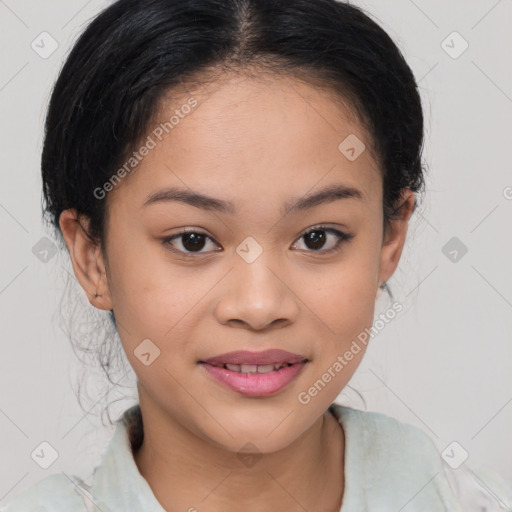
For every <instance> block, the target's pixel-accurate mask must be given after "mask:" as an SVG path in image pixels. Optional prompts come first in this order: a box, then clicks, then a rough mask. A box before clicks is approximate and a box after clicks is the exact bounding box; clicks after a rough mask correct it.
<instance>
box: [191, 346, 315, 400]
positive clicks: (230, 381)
mask: <svg viewBox="0 0 512 512" xmlns="http://www.w3.org/2000/svg"><path fill="white" fill-rule="evenodd" d="M309 362H310V360H309V359H308V358H306V357H304V356H302V355H299V354H292V353H291V352H286V351H284V350H277V349H272V350H266V351H264V352H248V351H238V352H229V353H226V354H222V355H220V356H216V357H212V358H209V359H206V360H201V361H198V364H200V365H201V366H202V367H203V368H204V369H205V370H206V373H207V375H209V376H210V377H213V379H214V380H215V381H217V382H218V383H220V384H221V385H222V386H223V387H224V388H226V387H227V388H229V389H231V390H232V391H236V392H237V393H239V394H242V395H246V396H253V397H256V396H260V397H262V396H269V395H273V394H276V393H278V392H279V391H281V390H283V389H284V388H286V387H287V385H288V384H289V383H290V382H292V381H293V380H294V379H295V378H296V376H297V375H298V374H299V373H300V371H301V370H302V369H303V368H304V366H306V364H307V363H309Z"/></svg>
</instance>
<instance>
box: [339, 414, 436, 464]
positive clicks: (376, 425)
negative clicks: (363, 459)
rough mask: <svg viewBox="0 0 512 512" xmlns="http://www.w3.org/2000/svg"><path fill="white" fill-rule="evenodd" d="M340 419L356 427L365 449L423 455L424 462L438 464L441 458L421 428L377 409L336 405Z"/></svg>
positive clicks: (395, 454)
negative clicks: (370, 409) (366, 409)
mask: <svg viewBox="0 0 512 512" xmlns="http://www.w3.org/2000/svg"><path fill="white" fill-rule="evenodd" d="M335 407H336V410H337V413H338V417H339V419H340V422H341V423H342V425H343V426H344V427H345V430H349V432H348V434H349V435H350V434H352V435H353V434H354V429H357V432H358V435H360V436H361V437H362V438H363V440H364V441H365V445H364V446H365V450H366V451H367V452H372V453H374V454H375V455H385V454H389V453H392V454H393V457H394V460H395V461H396V462H399V461H403V462H405V461H408V460H410V459H411V458H415V459H416V457H418V456H419V455H421V456H422V458H421V459H416V460H422V462H423V464H424V465H425V464H426V463H428V464H430V465H431V466H432V467H437V466H438V465H439V464H438V463H439V462H440V457H439V453H438V451H437V449H436V447H435V445H434V443H433V441H432V440H431V438H430V437H429V436H428V435H427V434H426V433H425V432H424V431H423V430H421V429H419V428H418V427H416V426H414V425H410V424H408V423H402V422H401V421H399V420H397V419H396V418H392V417H391V416H387V415H385V414H382V413H378V412H369V411H360V410H357V409H351V408H348V407H343V406H339V405H335Z"/></svg>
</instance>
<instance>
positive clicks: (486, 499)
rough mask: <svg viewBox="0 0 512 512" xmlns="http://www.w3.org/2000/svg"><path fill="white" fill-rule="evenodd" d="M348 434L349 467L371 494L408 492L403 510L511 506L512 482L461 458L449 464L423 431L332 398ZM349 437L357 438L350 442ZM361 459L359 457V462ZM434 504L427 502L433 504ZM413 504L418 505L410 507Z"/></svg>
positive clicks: (482, 510)
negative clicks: (454, 464) (457, 463)
mask: <svg viewBox="0 0 512 512" xmlns="http://www.w3.org/2000/svg"><path fill="white" fill-rule="evenodd" d="M333 412H334V413H335V416H337V417H338V419H339V421H340V423H341V424H342V426H343V428H344V430H345V435H346V439H347V442H346V444H347V447H348V453H347V454H346V455H348V456H349V457H350V458H351V459H354V458H357V460H356V461H355V462H354V460H352V462H351V464H352V465H351V467H352V468H357V470H358V471H359V473H358V476H359V478H360V479H362V480H367V481H369V480H371V481H372V485H371V488H372V490H373V491H374V492H373V495H374V496H376V497H377V496H379V495H380V496H381V497H382V496H383V495H385V494H386V489H388V488H390V487H392V488H393V489H394V490H395V491H396V490H397V489H400V490H401V491H399V492H403V498H404V499H405V498H406V497H407V495H409V496H410V499H411V501H410V502H409V505H408V506H409V507H411V508H408V509H407V510H423V509H422V508H421V507H422V506H424V505H425V506H429V507H430V509H429V510H449V511H452V510H453V511H459V510H464V512H477V511H478V512H486V511H487V512H491V511H494V510H498V509H499V508H500V507H501V509H503V508H505V507H508V508H507V510H512V484H511V483H510V482H507V481H505V480H504V479H503V478H502V477H501V476H500V475H499V474H497V473H496V472H494V471H493V470H491V469H487V470H486V469H481V468H477V469H475V468H472V467H471V465H470V464H468V463H464V464H462V465H461V466H460V467H458V468H457V469H452V468H451V467H450V466H449V465H448V464H447V463H445V461H444V460H443V458H442V457H441V453H440V450H438V448H437V447H436V445H435V443H434V442H433V441H432V439H431V438H430V436H429V435H427V433H426V432H424V431H423V430H421V429H419V428H418V427H416V426H413V425H410V424H407V423H402V422H400V421H399V420H397V419H395V418H392V417H390V416H387V415H385V414H382V413H377V412H367V411H360V410H357V409H351V408H348V407H343V406H340V405H337V404H333ZM354 443H358V446H357V445H356V448H354ZM361 461H362V462H361ZM434 503H435V504H436V505H437V506H438V508H432V504H434ZM415 505H417V506H418V507H419V508H414V506H415Z"/></svg>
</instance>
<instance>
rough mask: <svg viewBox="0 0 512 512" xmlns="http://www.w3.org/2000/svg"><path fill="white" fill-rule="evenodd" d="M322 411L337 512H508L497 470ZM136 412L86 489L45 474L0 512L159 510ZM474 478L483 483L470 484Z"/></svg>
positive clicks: (365, 417)
mask: <svg viewBox="0 0 512 512" xmlns="http://www.w3.org/2000/svg"><path fill="white" fill-rule="evenodd" d="M329 409H330V411H331V412H332V413H333V414H334V416H335V417H336V418H337V419H338V421H339V422H340V424H341V425H342V427H343V430H344V433H345V488H344V494H343V501H342V506H341V509H340V512H398V511H401V512H441V511H443V512H472V511H475V512H495V511H503V510H509V511H510V510H512V505H511V503H512V490H511V488H512V486H510V485H509V484H508V483H505V482H504V480H502V479H501V478H500V477H499V476H498V475H496V474H493V475H491V477H489V475H486V477H483V478H482V479H480V478H478V475H476V473H474V472H470V470H469V469H468V468H466V467H465V464H464V465H463V466H462V467H460V468H458V469H456V470H454V469H451V468H449V467H448V465H447V464H446V463H445V462H444V460H443V459H442V458H441V456H440V454H439V453H438V450H437V449H436V447H435V445H434V444H433V442H432V441H431V439H430V438H429V437H428V436H427V435H426V434H425V433H424V432H423V431H421V430H420V429H418V428H416V427H414V426H412V425H407V424H405V423H401V422H399V421H398V420H395V419H393V418H391V417H389V416H386V415H384V414H380V413H375V412H365V411H359V410H356V409H351V408H348V407H344V406H341V405H339V404H334V403H333V404H332V405H331V407H330V408H329ZM137 417H139V418H140V407H139V405H134V406H132V407H130V408H129V409H127V410H126V411H125V413H124V414H123V415H122V416H121V418H119V419H118V420H117V422H116V429H115V432H114V435H113V436H112V439H111V440H110V443H109V445H108V447H107V449H106V451H105V453H104V455H103V457H102V460H101V463H100V464H99V465H98V466H97V467H96V468H95V470H94V473H93V476H92V481H91V485H90V486H87V485H86V484H85V483H84V482H83V481H82V480H80V479H78V478H76V477H70V476H68V475H66V474H64V473H58V474H53V475H49V476H47V477H45V478H43V479H42V480H40V481H39V482H37V483H36V484H34V485H33V486H32V487H29V488H28V489H25V490H24V491H22V492H21V493H19V494H18V495H17V496H16V497H15V498H14V499H13V500H12V501H11V502H9V503H8V504H7V505H4V506H3V507H1V508H0V512H89V511H91V512H92V511H93V510H94V511H95V512H165V510H164V508H163V507H162V506H161V505H160V503H159V502H158V501H157V499H156V497H155V495H154V494H153V492H152V490H151V487H150V486H149V484H148V482H147V481H146V480H145V479H144V477H143V476H142V475H141V474H140V472H139V470H138V468H137V465H136V463H135V460H134V458H133V453H132V448H131V437H130V435H129V430H128V428H129V427H130V425H136V423H133V422H134V420H135V419H136V418H137ZM471 475H473V476H471ZM475 476H476V477H477V478H475ZM489 478H491V480H489ZM478 480H483V481H485V482H486V483H487V485H488V486H483V487H482V486H481V485H477V483H478ZM489 483H490V484H491V485H489ZM490 487H492V491H493V492H491V491H490V489H489V488H490ZM94 505H96V508H94ZM191 507H193V504H191ZM270 508H271V507H270V506H269V509H270ZM197 510H198V511H199V512H201V511H200V507H199V505H198V507H197ZM311 512H315V511H311Z"/></svg>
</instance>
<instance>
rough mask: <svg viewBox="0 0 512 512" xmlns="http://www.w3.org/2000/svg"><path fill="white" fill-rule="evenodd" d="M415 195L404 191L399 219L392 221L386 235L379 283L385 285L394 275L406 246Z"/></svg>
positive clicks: (383, 243) (409, 191)
mask: <svg viewBox="0 0 512 512" xmlns="http://www.w3.org/2000/svg"><path fill="white" fill-rule="evenodd" d="M415 199H416V197H415V194H414V192H412V191H411V190H410V189H404V191H403V193H402V196H401V200H400V209H399V211H398V213H399V217H398V218H396V219H394V220H391V221H390V225H389V226H388V228H387V229H386V232H385V234H384V238H383V242H382V248H381V257H380V271H379V283H384V282H386V281H388V280H389V278H390V277H391V276H392V275H393V273H394V272H395V270H396V268H397V267H398V263H399V261H400V257H401V255H402V251H403V248H404V245H405V239H406V235H407V227H408V224H409V219H410V217H411V215H412V212H413V210H414V207H415Z"/></svg>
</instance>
